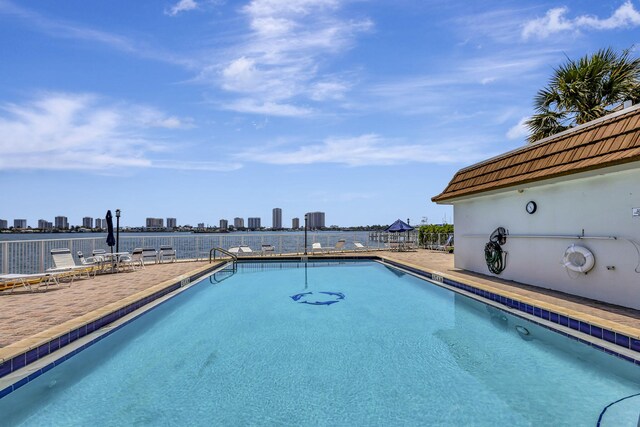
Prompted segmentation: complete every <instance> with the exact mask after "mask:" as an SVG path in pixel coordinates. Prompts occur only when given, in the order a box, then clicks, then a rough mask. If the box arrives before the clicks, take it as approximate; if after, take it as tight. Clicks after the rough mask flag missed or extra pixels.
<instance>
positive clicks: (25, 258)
mask: <svg viewBox="0 0 640 427" xmlns="http://www.w3.org/2000/svg"><path fill="white" fill-rule="evenodd" d="M339 240H345V241H346V243H345V247H344V249H346V250H349V249H354V245H353V242H360V243H362V244H364V245H365V246H366V247H368V248H370V249H382V248H385V247H386V245H387V244H386V243H385V242H383V241H370V240H369V233H368V232H338V233H326V232H320V233H317V232H310V233H308V240H307V241H308V249H309V252H310V249H311V245H312V244H313V243H316V242H318V243H320V244H321V245H322V246H323V247H325V248H333V247H334V246H335V245H336V243H337V242H338V241H339ZM381 240H382V239H381ZM164 245H167V246H171V247H172V248H173V249H175V250H176V258H177V259H178V260H186V259H192V260H193V259H197V260H207V259H208V258H209V250H210V249H211V248H213V247H218V248H231V247H234V246H249V247H250V248H252V249H253V251H254V252H256V254H260V252H261V248H262V246H263V245H271V246H273V248H274V251H273V252H270V253H271V254H303V253H304V249H305V248H304V234H302V233H252V234H249V233H247V234H244V233H228V234H189V235H179V236H175V235H171V234H165V235H162V234H159V235H151V236H150V235H140V236H122V235H121V236H120V242H119V248H120V251H121V252H131V251H133V249H135V248H155V249H159V248H160V246H164ZM56 248H69V249H70V250H71V253H72V254H73V255H74V257H76V254H77V252H78V251H81V252H82V253H83V254H84V255H85V256H90V255H91V254H92V252H93V251H94V250H95V249H103V250H106V251H110V249H111V248H110V247H108V246H107V244H106V239H105V237H104V236H100V237H89V238H71V239H45V240H13V241H0V270H1V272H2V273H3V274H6V273H25V274H26V273H40V272H43V271H45V270H46V269H47V268H50V267H52V266H53V259H52V258H51V249H56ZM78 262H79V261H78Z"/></svg>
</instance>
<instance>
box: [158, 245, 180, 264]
mask: <svg viewBox="0 0 640 427" xmlns="http://www.w3.org/2000/svg"><path fill="white" fill-rule="evenodd" d="M165 260H167V261H171V262H175V261H176V250H175V249H173V248H172V247H171V246H170V245H163V246H160V253H158V261H159V262H162V261H165Z"/></svg>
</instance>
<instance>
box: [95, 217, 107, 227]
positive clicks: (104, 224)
mask: <svg viewBox="0 0 640 427" xmlns="http://www.w3.org/2000/svg"><path fill="white" fill-rule="evenodd" d="M96 228H98V229H100V230H102V229H103V228H107V220H106V219H104V218H96Z"/></svg>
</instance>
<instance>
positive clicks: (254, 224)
mask: <svg viewBox="0 0 640 427" xmlns="http://www.w3.org/2000/svg"><path fill="white" fill-rule="evenodd" d="M247 222H248V223H249V224H248V228H249V229H251V230H258V229H259V228H260V218H257V217H254V218H248V219H247Z"/></svg>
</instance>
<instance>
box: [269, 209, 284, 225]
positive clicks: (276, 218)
mask: <svg viewBox="0 0 640 427" xmlns="http://www.w3.org/2000/svg"><path fill="white" fill-rule="evenodd" d="M271 219H272V221H271V228H272V229H274V230H281V229H282V209H280V208H273V212H272V216H271Z"/></svg>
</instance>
